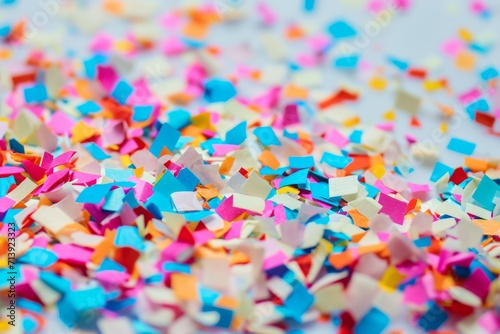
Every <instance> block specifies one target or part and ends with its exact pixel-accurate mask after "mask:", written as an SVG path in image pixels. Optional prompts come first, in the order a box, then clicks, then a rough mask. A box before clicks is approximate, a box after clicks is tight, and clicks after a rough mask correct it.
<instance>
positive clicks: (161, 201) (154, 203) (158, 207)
mask: <svg viewBox="0 0 500 334" xmlns="http://www.w3.org/2000/svg"><path fill="white" fill-rule="evenodd" d="M145 206H146V208H147V209H148V210H149V211H150V212H151V213H152V214H153V215H154V216H155V218H158V219H162V217H163V216H162V214H161V213H162V212H176V211H175V210H174V206H173V205H172V200H171V199H170V196H169V197H165V196H164V195H162V194H160V193H154V194H153V195H152V196H151V197H149V198H148V200H147V202H146V204H145Z"/></svg>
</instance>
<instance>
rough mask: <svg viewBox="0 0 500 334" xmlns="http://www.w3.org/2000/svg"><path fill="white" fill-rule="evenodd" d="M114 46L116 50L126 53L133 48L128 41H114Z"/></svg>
mask: <svg viewBox="0 0 500 334" xmlns="http://www.w3.org/2000/svg"><path fill="white" fill-rule="evenodd" d="M114 48H115V50H116V51H118V52H122V53H128V52H131V51H132V50H134V45H133V44H132V43H130V42H129V41H116V42H115V44H114Z"/></svg>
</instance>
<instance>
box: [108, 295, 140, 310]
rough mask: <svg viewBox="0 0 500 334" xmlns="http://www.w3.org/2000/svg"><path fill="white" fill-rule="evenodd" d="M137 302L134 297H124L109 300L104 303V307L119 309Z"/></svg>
mask: <svg viewBox="0 0 500 334" xmlns="http://www.w3.org/2000/svg"><path fill="white" fill-rule="evenodd" d="M136 303H137V299H135V298H126V299H122V300H110V301H109V302H107V303H106V309H108V310H110V311H114V312H117V311H121V310H124V309H126V308H128V307H130V306H132V305H134V304H136Z"/></svg>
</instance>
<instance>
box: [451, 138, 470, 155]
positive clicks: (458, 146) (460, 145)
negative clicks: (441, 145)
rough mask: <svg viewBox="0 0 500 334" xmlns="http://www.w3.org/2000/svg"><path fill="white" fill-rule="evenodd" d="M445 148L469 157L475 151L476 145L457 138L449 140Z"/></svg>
mask: <svg viewBox="0 0 500 334" xmlns="http://www.w3.org/2000/svg"><path fill="white" fill-rule="evenodd" d="M447 148H448V149H449V150H451V151H455V152H458V153H462V154H465V155H471V154H472V153H473V152H474V150H475V149H476V144H474V143H471V142H469V141H466V140H462V139H458V138H451V139H450V142H449V143H448V146H447Z"/></svg>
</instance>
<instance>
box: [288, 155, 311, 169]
mask: <svg viewBox="0 0 500 334" xmlns="http://www.w3.org/2000/svg"><path fill="white" fill-rule="evenodd" d="M288 163H289V165H290V167H291V168H297V169H302V168H311V167H314V158H313V157H312V156H310V155H309V156H305V157H288Z"/></svg>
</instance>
